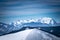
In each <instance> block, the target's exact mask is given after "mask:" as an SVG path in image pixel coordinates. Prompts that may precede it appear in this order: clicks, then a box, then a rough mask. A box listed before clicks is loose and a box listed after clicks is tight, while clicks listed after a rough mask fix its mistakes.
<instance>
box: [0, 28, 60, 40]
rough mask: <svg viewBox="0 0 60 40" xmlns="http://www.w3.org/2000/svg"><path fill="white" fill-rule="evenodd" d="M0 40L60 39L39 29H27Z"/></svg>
mask: <svg viewBox="0 0 60 40" xmlns="http://www.w3.org/2000/svg"><path fill="white" fill-rule="evenodd" d="M0 40H60V39H59V38H58V37H56V36H54V35H51V34H49V33H46V32H44V31H41V30H38V29H27V30H24V31H20V32H17V33H13V34H8V35H4V36H0Z"/></svg>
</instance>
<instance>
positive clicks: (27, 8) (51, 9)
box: [0, 0, 60, 22]
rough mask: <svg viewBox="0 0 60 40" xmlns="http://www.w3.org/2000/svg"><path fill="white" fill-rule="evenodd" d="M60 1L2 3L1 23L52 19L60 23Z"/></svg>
mask: <svg viewBox="0 0 60 40" xmlns="http://www.w3.org/2000/svg"><path fill="white" fill-rule="evenodd" d="M59 3H60V1H58V0H57V1H54V0H49V1H47V0H43V1H42V0H35V1H30V0H29V1H27V0H26V1H21V0H19V1H12V0H11V1H10V0H9V1H8V2H7V0H6V1H4V2H3V1H0V21H2V22H12V21H15V20H19V19H31V18H33V19H37V18H40V17H51V18H53V19H55V20H56V21H57V22H60V4H59Z"/></svg>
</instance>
